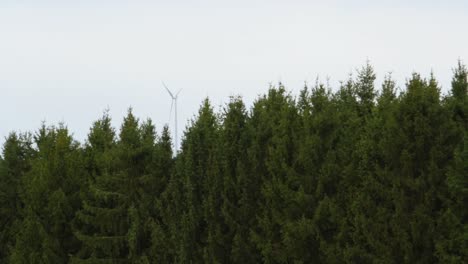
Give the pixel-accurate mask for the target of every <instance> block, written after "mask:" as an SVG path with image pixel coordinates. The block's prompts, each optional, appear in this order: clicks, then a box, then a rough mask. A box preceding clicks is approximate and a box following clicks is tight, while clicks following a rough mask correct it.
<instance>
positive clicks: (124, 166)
mask: <svg viewBox="0 0 468 264" xmlns="http://www.w3.org/2000/svg"><path fill="white" fill-rule="evenodd" d="M467 77H468V71H467V69H466V67H465V66H464V65H463V64H462V63H461V62H459V63H458V65H457V67H456V68H455V69H454V75H453V79H452V89H451V90H450V92H449V94H448V95H445V96H442V95H441V91H440V90H441V89H440V87H439V85H438V83H437V81H436V79H435V77H434V76H433V75H432V74H431V75H430V76H429V78H423V77H421V75H419V74H417V73H414V74H413V75H412V76H411V78H409V79H408V81H407V83H406V89H403V90H402V91H401V92H399V93H397V92H396V91H397V88H396V84H395V82H394V81H393V80H392V78H391V77H390V76H386V77H385V78H384V81H383V84H382V87H381V89H376V85H375V80H376V74H375V72H374V69H373V68H372V66H371V65H370V64H369V63H367V64H366V65H364V67H362V68H360V69H359V70H358V71H357V75H356V76H355V77H353V76H350V77H349V79H347V80H346V81H344V82H342V83H341V85H340V87H339V89H338V90H336V91H335V92H333V91H332V89H331V88H330V87H328V86H326V85H324V84H322V83H320V82H318V81H317V82H316V83H315V84H314V85H313V86H311V87H308V86H305V87H304V88H303V90H302V91H301V92H300V94H299V95H298V96H297V97H294V96H293V95H292V94H290V93H289V92H287V90H286V89H285V87H284V86H283V85H282V84H281V83H280V84H279V85H278V86H277V87H270V89H269V90H268V92H267V94H265V95H263V96H260V97H259V98H258V99H257V100H256V101H255V102H254V104H253V106H252V108H251V109H247V108H246V106H245V105H244V103H243V101H242V98H240V97H231V99H230V101H229V103H228V104H227V105H226V106H225V107H224V108H223V109H222V111H221V112H220V113H216V112H215V111H214V110H213V107H212V105H211V104H210V102H209V100H208V99H207V100H205V101H204V102H203V103H202V105H201V107H200V110H199V112H198V115H196V116H195V118H194V119H193V120H192V121H191V122H190V123H189V124H188V126H187V128H186V131H185V134H184V136H183V138H182V144H181V149H180V150H177V151H175V150H173V148H172V139H171V137H170V131H169V129H168V128H167V127H164V128H162V131H161V133H160V134H158V133H157V132H156V127H155V126H154V124H153V123H152V121H151V120H150V119H148V120H144V121H140V120H139V119H138V118H137V117H136V116H135V115H134V114H133V112H132V109H129V111H128V113H127V115H126V116H125V118H124V119H123V122H122V125H121V127H120V129H119V130H118V131H116V130H115V129H114V128H113V127H112V125H111V123H112V122H111V118H110V116H109V114H108V113H107V112H105V113H104V114H103V116H102V117H101V118H100V119H99V120H97V121H96V122H94V124H93V126H92V128H91V129H90V131H89V135H88V138H87V141H86V142H85V144H83V145H81V144H79V143H78V142H76V141H75V140H74V139H73V138H72V136H71V135H70V133H69V131H68V129H67V128H66V126H64V125H63V124H60V125H59V126H57V127H54V126H50V127H47V126H46V125H42V126H41V128H40V129H39V130H38V131H37V133H35V134H34V136H32V135H31V134H17V133H12V134H10V135H9V136H8V137H7V138H6V141H5V144H4V146H3V149H2V154H1V155H0V225H1V227H2V229H1V230H0V262H1V263H145V264H146V263H465V262H466V260H467V259H468V251H467V249H468V213H467V212H468V211H467V204H468V177H467V175H468V161H467V158H468V136H467V131H466V129H467V124H468V120H467V116H468V115H467V106H468V103H467V98H468V96H467V90H468V81H467Z"/></svg>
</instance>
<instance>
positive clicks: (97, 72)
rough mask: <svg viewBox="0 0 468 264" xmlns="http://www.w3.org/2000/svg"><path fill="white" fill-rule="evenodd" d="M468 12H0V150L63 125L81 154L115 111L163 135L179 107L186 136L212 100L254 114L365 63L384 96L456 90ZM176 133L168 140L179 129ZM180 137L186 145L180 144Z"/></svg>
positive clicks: (9, 3)
mask: <svg viewBox="0 0 468 264" xmlns="http://www.w3.org/2000/svg"><path fill="white" fill-rule="evenodd" d="M466 14H468V2H467V1H450V0H447V1H434V0H426V1H420V0H416V1H401V0H393V1H363V0H358V1H337V0H335V1H333V0H332V1H295V0H289V1H278V0H270V1H255V0H248V1H245V0H237V1H219V0H218V1H203V0H202V1H177V0H175V1H143V0H132V1H124V0H113V1H111V0H92V1H91V0H80V1H69V0H60V1H59V0H55V1H54V0H42V1H37V0H36V1H31V0H28V1H27V0H1V1H0V144H2V143H3V142H4V139H5V137H6V136H7V135H8V134H9V133H10V132H12V131H17V132H25V131H36V130H37V129H38V128H39V126H40V125H41V122H43V121H45V122H46V124H48V125H54V124H57V123H59V122H64V123H65V124H66V125H67V126H68V128H69V129H70V131H71V132H72V133H73V135H74V137H75V138H76V139H77V140H79V141H81V142H84V140H85V139H86V136H87V133H88V132H89V128H90V127H91V125H92V122H93V121H95V120H97V119H98V118H99V117H100V116H102V113H103V111H104V110H105V109H107V108H108V109H109V110H110V114H111V116H112V117H113V123H114V125H115V127H116V128H117V129H118V128H119V126H120V123H121V121H122V118H123V117H124V115H125V114H126V112H127V109H128V108H129V107H130V106H131V107H133V111H134V113H135V114H136V115H137V116H138V117H140V118H141V119H146V118H151V119H152V120H153V121H154V123H155V124H156V127H157V130H158V131H161V128H162V127H163V126H164V124H167V123H168V122H169V121H170V117H169V112H170V106H171V100H170V97H169V96H168V94H167V92H166V91H165V90H164V88H163V86H162V84H161V82H162V81H164V82H165V83H166V84H167V86H168V87H169V88H170V89H172V90H174V91H176V90H179V89H181V88H182V89H183V90H182V92H181V93H180V97H179V101H178V104H179V108H178V112H179V122H178V123H179V131H183V130H184V127H185V126H186V125H187V124H188V120H190V119H191V118H193V117H194V115H195V114H196V113H197V110H198V108H199V106H200V103H201V101H202V100H203V99H204V98H206V97H209V98H210V100H211V102H212V104H213V105H214V107H215V109H217V110H218V109H221V107H222V106H223V105H224V104H225V103H226V102H228V100H229V96H232V95H241V96H242V97H243V98H244V100H245V102H246V104H247V106H248V107H250V106H251V104H252V103H253V102H254V100H255V99H256V98H257V97H258V95H260V94H263V93H265V92H266V91H267V90H268V88H269V86H270V84H276V83H278V82H280V81H281V82H282V83H283V84H284V85H285V86H286V88H287V89H288V90H290V91H291V92H292V93H293V94H297V93H298V91H299V90H300V89H302V88H303V86H304V83H305V82H307V83H310V84H313V83H314V82H315V80H316V79H317V78H319V79H320V80H321V81H322V82H327V80H329V81H328V82H329V84H330V86H331V87H332V88H333V89H335V90H336V89H337V88H338V87H339V82H340V81H342V80H345V79H347V78H348V76H349V74H350V73H356V69H357V68H359V67H361V66H362V65H363V64H365V62H366V61H367V60H369V61H370V62H371V64H372V65H373V66H374V68H375V70H376V72H377V86H378V87H379V86H380V84H381V81H382V79H383V77H384V76H385V75H386V74H388V73H389V72H391V74H392V76H393V78H394V79H395V80H396V81H397V84H398V86H399V87H401V88H404V85H405V80H406V78H407V77H409V76H410V75H411V73H413V72H419V73H421V74H422V75H423V76H428V75H429V74H430V72H431V71H432V72H434V74H435V76H436V78H437V79H438V81H439V83H440V86H441V88H442V91H443V92H444V93H446V92H447V91H449V89H450V80H451V77H452V69H453V68H454V67H455V66H456V64H457V60H458V59H461V60H462V61H464V62H465V63H467V62H468V34H467V32H468V31H467V25H468V16H467V15H466ZM172 123H173V121H171V123H170V128H171V129H173V124H172ZM179 134H182V133H181V132H179Z"/></svg>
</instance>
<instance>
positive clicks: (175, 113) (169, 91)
mask: <svg viewBox="0 0 468 264" xmlns="http://www.w3.org/2000/svg"><path fill="white" fill-rule="evenodd" d="M162 84H163V86H164V88H166V91H167V92H168V93H169V95H170V96H171V98H172V102H171V111H170V112H169V121H170V119H171V114H172V107H173V106H174V108H175V111H174V129H175V135H174V137H175V153H177V150H178V149H179V137H178V136H177V98H178V96H179V93H180V92H181V91H182V89H180V90H179V91H178V92H177V93H176V94H175V95H174V94H173V93H172V92H171V90H169V88H167V86H166V84H165V83H164V82H162Z"/></svg>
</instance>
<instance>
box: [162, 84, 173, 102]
mask: <svg viewBox="0 0 468 264" xmlns="http://www.w3.org/2000/svg"><path fill="white" fill-rule="evenodd" d="M162 85H163V86H164V88H166V91H167V92H168V93H169V95H170V96H171V97H172V99H174V95H173V94H172V93H171V91H170V90H169V88H167V86H166V84H165V83H164V82H162Z"/></svg>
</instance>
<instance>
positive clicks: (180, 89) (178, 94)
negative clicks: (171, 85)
mask: <svg viewBox="0 0 468 264" xmlns="http://www.w3.org/2000/svg"><path fill="white" fill-rule="evenodd" d="M180 92H182V88H180V90H179V91H178V92H177V93H176V95H175V96H176V98H177V96H178V95H179V94H180Z"/></svg>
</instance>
